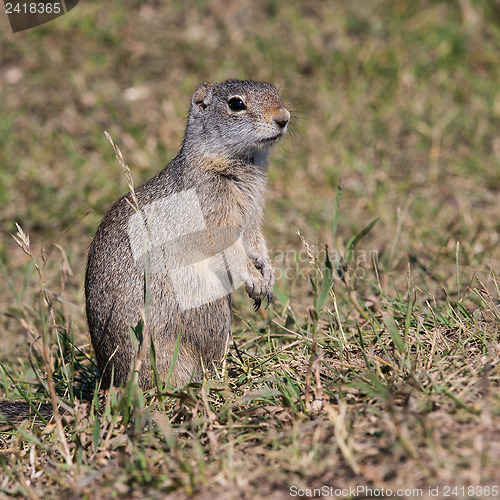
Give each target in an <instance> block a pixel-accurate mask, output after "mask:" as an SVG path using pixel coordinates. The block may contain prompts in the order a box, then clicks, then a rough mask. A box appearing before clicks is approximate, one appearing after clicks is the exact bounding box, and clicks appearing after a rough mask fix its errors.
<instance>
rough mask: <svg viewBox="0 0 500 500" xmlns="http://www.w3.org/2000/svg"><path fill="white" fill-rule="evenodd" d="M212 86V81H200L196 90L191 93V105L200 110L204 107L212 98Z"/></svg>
mask: <svg viewBox="0 0 500 500" xmlns="http://www.w3.org/2000/svg"><path fill="white" fill-rule="evenodd" d="M213 87H214V84H213V83H209V82H205V83H202V84H201V85H200V86H199V87H198V89H197V90H196V92H195V93H194V94H193V99H192V100H191V106H192V107H193V108H196V109H199V110H200V111H202V110H204V109H206V108H207V107H208V105H209V104H210V101H211V100H212V92H211V91H212V89H213Z"/></svg>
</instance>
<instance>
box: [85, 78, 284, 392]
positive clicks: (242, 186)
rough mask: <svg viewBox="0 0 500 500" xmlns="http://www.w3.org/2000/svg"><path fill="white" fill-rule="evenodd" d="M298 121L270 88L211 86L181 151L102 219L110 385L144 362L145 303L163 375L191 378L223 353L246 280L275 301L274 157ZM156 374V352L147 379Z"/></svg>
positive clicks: (97, 310)
mask: <svg viewBox="0 0 500 500" xmlns="http://www.w3.org/2000/svg"><path fill="white" fill-rule="evenodd" d="M289 120H290V113H289V111H288V110H287V108H286V106H285V105H284V104H283V102H282V101H281V99H280V97H279V95H278V92H277V90H276V88H275V87H274V86H272V85H270V84H268V83H259V82H254V81H251V80H247V81H239V80H229V81H226V82H224V83H203V84H202V85H200V87H199V88H198V89H197V90H196V92H195V93H194V95H193V98H192V101H191V109H190V112H189V117H188V123H187V128H186V133H185V137H184V141H183V144H182V148H181V150H180V152H179V154H178V156H177V157H176V158H175V159H174V160H172V161H171V162H170V163H169V164H168V165H167V166H166V168H165V169H163V170H162V171H161V172H160V173H159V174H157V175H156V176H155V177H153V178H152V179H151V180H149V181H148V182H147V183H146V184H144V185H143V186H141V187H140V188H138V189H136V190H135V198H134V196H133V193H129V194H127V195H126V196H124V197H123V198H121V199H120V200H118V201H117V202H116V203H115V204H114V205H113V207H112V208H111V209H110V211H109V212H108V213H107V214H106V216H105V217H104V218H103V220H102V221H101V223H100V225H99V227H98V229H97V233H96V235H95V237H94V239H93V241H92V243H91V245H90V249H89V256H88V262H87V270H86V276H85V297H86V310H87V319H88V324H89V330H90V336H91V340H92V345H93V348H94V350H95V353H96V357H97V364H98V366H99V369H100V371H101V374H102V380H103V385H109V384H110V382H111V374H112V373H113V382H114V384H117V385H121V384H123V383H124V382H125V381H126V379H127V377H128V375H129V373H130V370H131V364H132V362H133V360H134V358H135V357H136V352H135V350H134V347H133V344H132V341H131V337H130V328H131V327H135V326H136V325H137V324H138V323H139V322H140V320H141V311H144V310H145V304H147V305H148V306H147V308H146V309H147V311H148V313H147V320H146V324H147V331H148V335H149V336H150V339H151V341H152V342H153V344H154V348H155V353H156V364H157V369H158V374H159V376H160V378H161V379H162V380H165V379H166V378H167V375H168V373H169V370H171V379H170V381H171V382H174V383H176V384H182V383H185V382H187V381H189V380H192V379H196V378H199V377H200V375H201V374H202V372H203V369H204V368H209V367H210V366H211V364H212V362H213V361H219V360H221V359H222V358H223V357H224V355H225V352H226V348H227V345H228V341H229V338H230V335H231V290H233V289H234V288H236V287H238V286H239V285H242V284H244V285H245V287H246V291H247V293H248V295H249V297H250V298H252V299H253V300H254V301H255V306H256V308H258V307H259V306H260V304H261V303H262V302H263V301H264V300H265V299H267V301H268V303H269V301H270V300H271V298H272V288H273V283H274V270H273V268H272V265H271V262H270V260H269V256H268V251H267V248H266V243H265V241H264V237H263V235H262V232H261V229H260V225H261V221H262V210H263V200H264V191H265V185H266V174H267V160H268V154H269V150H270V148H271V146H272V145H274V144H276V143H277V142H278V141H279V139H280V138H281V137H282V136H283V134H284V133H285V132H286V129H287V126H288V122H289ZM146 280H149V283H147V282H146ZM176 342H179V348H178V350H177V354H178V356H177V359H176V362H175V363H174V365H173V367H171V364H172V356H173V353H174V351H175V349H176ZM151 380H152V379H151V363H150V359H149V356H147V359H145V362H144V364H143V365H142V368H141V370H140V373H139V384H140V385H141V387H143V388H148V387H150V386H151Z"/></svg>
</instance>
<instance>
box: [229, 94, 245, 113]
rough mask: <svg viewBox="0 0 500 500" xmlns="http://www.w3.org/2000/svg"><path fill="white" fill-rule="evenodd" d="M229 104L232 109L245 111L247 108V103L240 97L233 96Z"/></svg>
mask: <svg viewBox="0 0 500 500" xmlns="http://www.w3.org/2000/svg"><path fill="white" fill-rule="evenodd" d="M227 104H228V106H229V109H230V110H231V111H244V110H245V109H247V107H246V106H245V103H244V102H243V101H242V100H241V98H240V97H231V98H230V99H229V100H228V101H227Z"/></svg>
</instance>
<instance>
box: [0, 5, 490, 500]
mask: <svg viewBox="0 0 500 500" xmlns="http://www.w3.org/2000/svg"><path fill="white" fill-rule="evenodd" d="M497 3H498V2H487V1H481V0H463V1H460V2H445V1H430V0H425V1H422V2H418V3H416V2H399V1H397V2H396V1H390V0H376V1H361V2H356V3H354V2H309V3H307V4H306V3H300V2H290V3H288V4H287V5H285V4H283V5H282V4H280V3H278V2H273V1H268V0H258V1H256V2H253V4H252V7H249V6H248V5H247V4H245V3H244V2H238V1H236V2H232V3H231V4H230V5H225V4H224V5H222V4H219V3H218V2H201V1H200V2H195V3H194V4H193V5H192V6H191V7H187V6H186V5H185V4H184V3H183V2H177V1H174V2H168V4H163V3H162V4H158V5H156V4H154V5H153V4H151V5H145V4H144V5H142V4H141V3H140V2H134V1H131V0H130V1H117V2H113V4H112V5H109V6H108V5H106V6H102V5H101V4H99V3H97V2H84V3H80V4H79V5H78V6H77V7H76V8H75V9H73V10H72V11H71V12H70V13H69V14H67V15H65V16H63V17H62V18H60V19H58V20H56V21H54V22H52V23H49V24H46V25H44V26H41V27H39V28H36V29H33V30H30V31H27V32H22V33H18V34H16V35H13V34H12V33H10V31H9V29H8V24H7V20H6V16H2V17H1V18H0V24H1V25H2V28H4V29H2V30H1V33H2V34H1V35H0V51H1V54H2V67H1V69H0V75H1V78H0V96H1V101H2V112H1V113H0V164H1V169H0V203H1V204H2V210H1V212H0V227H1V231H2V235H3V236H2V239H1V240H0V272H1V273H2V280H0V309H1V312H2V315H1V316H0V324H1V327H2V332H3V337H2V338H3V344H2V354H1V355H0V362H1V367H0V396H1V399H2V400H8V401H19V400H22V401H25V402H26V401H29V403H26V405H27V406H25V407H24V408H25V410H26V411H28V410H29V408H31V406H30V405H33V406H34V407H35V408H36V409H37V411H39V412H40V413H41V415H42V417H43V418H47V412H49V413H50V408H51V406H52V404H53V403H51V401H52V402H57V403H59V405H60V413H61V416H60V417H59V418H58V417H57V416H56V418H55V420H53V421H48V420H47V423H45V422H43V420H41V419H40V418H38V419H37V420H35V418H34V416H33V417H32V418H30V419H28V420H25V421H24V422H21V423H19V422H14V423H13V424H12V425H10V426H9V425H7V423H6V424H5V425H4V426H3V427H2V429H1V433H0V448H1V451H0V461H1V468H0V489H1V490H2V492H3V494H4V495H11V496H19V497H27V498H40V497H41V498H44V497H47V498H48V497H53V496H57V497H59V496H67V495H73V496H75V497H78V498H80V497H81V498H89V499H92V498H108V497H114V496H118V497H126V498H131V497H140V498H144V497H146V498H164V497H165V495H167V496H168V495H169V496H171V497H175V498H188V497H195V498H212V497H214V496H218V497H220V498H288V497H289V496H290V494H291V493H292V494H293V493H296V492H298V490H299V489H301V490H303V491H302V494H303V496H306V497H307V496H313V492H312V491H307V490H308V489H309V490H312V489H313V488H322V487H323V486H328V487H332V488H333V489H334V490H335V489H340V490H342V489H344V490H345V491H344V492H340V493H335V491H334V492H333V493H332V496H338V497H346V498H360V497H362V496H363V495H365V496H368V493H367V492H366V488H372V489H375V488H379V489H380V488H384V489H385V490H387V489H391V490H392V493H393V495H394V496H399V497H401V498H426V497H429V498H430V495H431V493H430V491H429V488H434V489H435V488H437V487H438V488H439V492H438V493H439V497H442V496H444V495H445V492H446V490H445V488H446V487H450V486H451V487H452V488H454V487H457V488H458V489H457V490H450V491H449V493H453V495H452V498H494V497H495V495H494V494H493V493H494V487H497V488H498V487H500V483H499V482H498V477H499V476H500V425H499V422H500V397H499V392H498V386H499V367H498V359H499V346H500V344H499V329H498V325H499V320H500V312H499V308H498V305H499V299H500V293H499V279H498V270H499V268H500V254H499V252H498V240H499V234H500V225H499V222H498V213H499V210H500V202H499V199H500V198H499V196H498V190H499V187H500V182H499V180H500V175H499V172H500V169H499V167H500V159H499V158H500V156H499V155H500V143H499V138H498V130H499V126H500V104H499V103H500V94H499V91H498V89H499V81H500V69H499V68H500V56H499V54H500V17H499V15H498V9H497ZM230 77H240V78H246V77H250V78H253V79H256V80H271V81H273V82H274V83H275V84H277V85H278V86H280V87H281V89H282V90H281V93H282V94H283V96H284V99H285V100H286V101H287V102H291V108H292V130H291V134H290V137H289V138H288V139H287V140H285V141H284V142H283V143H282V144H281V145H280V146H278V150H277V151H276V152H275V154H274V155H273V159H272V166H271V170H270V181H271V182H270V186H269V192H268V197H267V198H268V202H267V208H266V222H265V232H266V235H267V240H268V246H269V248H270V251H271V255H272V259H273V262H274V264H275V267H276V271H277V276H278V280H277V284H276V288H275V299H274V302H273V304H272V306H271V307H270V308H269V309H268V310H267V311H260V312H258V313H253V311H252V307H251V306H252V304H251V301H250V300H248V298H246V297H245V294H244V293H243V291H241V290H238V291H237V292H236V293H235V297H234V303H235V311H234V312H235V314H234V316H235V317H234V323H233V333H234V342H233V344H232V346H231V347H230V351H229V355H228V357H227V359H226V361H225V363H224V364H223V365H222V366H219V367H217V370H216V371H215V373H214V375H213V377H212V378H210V379H209V380H204V381H203V382H202V383H199V384H190V385H189V386H187V387H182V388H173V387H170V386H166V385H165V386H161V387H159V388H157V389H155V390H153V391H150V392H146V393H143V392H141V391H139V389H138V388H137V386H136V384H135V383H134V381H133V379H132V380H131V381H130V383H129V385H128V386H127V387H126V388H124V389H121V390H118V389H112V390H110V391H109V393H108V394H107V395H103V394H102V393H100V392H99V386H98V379H97V378H96V370H95V367H94V364H93V358H92V356H93V354H92V352H91V348H90V345H89V338H88V331H87V326H86V323H85V316H84V311H83V294H82V291H81V289H82V283H83V269H84V265H85V255H86V251H87V248H88V244H89V242H90V239H91V237H92V235H93V233H94V231H95V229H96V227H97V224H98V222H99V220H100V219H101V217H102V216H103V215H104V213H105V212H106V210H107V209H108V208H109V207H110V205H111V203H112V202H113V201H114V200H115V199H116V198H118V197H119V196H120V195H122V194H123V193H124V192H126V190H127V179H126V176H125V175H123V172H122V171H121V169H120V168H119V166H118V165H117V164H116V161H115V159H114V154H113V150H112V148H111V147H110V145H109V142H108V141H107V140H106V137H105V136H104V133H103V132H104V130H108V131H109V132H110V135H111V136H112V137H113V138H114V140H115V142H116V143H117V144H118V145H119V146H120V149H121V150H122V152H123V154H124V157H125V159H126V162H127V163H128V164H129V165H130V167H131V169H132V175H133V177H134V181H135V183H136V185H138V184H140V183H141V182H143V181H145V180H146V179H147V178H149V177H151V176H152V175H153V174H154V173H155V172H157V171H158V170H159V169H160V168H161V166H162V165H164V164H166V163H167V161H169V160H170V159H171V158H172V157H173V156H174V155H175V152H176V148H177V147H178V146H179V144H180V142H181V140H182V134H183V130H184V121H183V117H184V116H185V115H186V113H187V106H188V103H189V99H190V97H191V94H192V92H193V91H194V89H195V88H196V87H197V85H198V84H199V83H200V82H202V81H219V80H223V79H226V78H230ZM339 186H340V187H341V189H340V190H339V189H338V188H339ZM375 220H376V222H373V221H375ZM16 222H17V223H18V224H19V225H20V227H21V228H22V230H23V233H18V229H17V228H16V226H15V223H16ZM372 223H373V225H372ZM297 232H300V236H299V235H298V234H297ZM16 233H17V234H18V236H17V237H18V238H21V240H20V241H19V243H21V246H19V245H18V244H16V242H15V241H14V239H13V238H11V237H10V234H14V235H16ZM27 235H29V238H30V241H29V246H28V245H27V240H26V237H27ZM39 405H41V406H39ZM1 408H2V403H0V409H1ZM38 408H40V409H39V410H38ZM32 414H36V411H35V409H33V410H32ZM357 487H360V488H365V490H362V489H361V490H358V491H356V492H354V493H353V491H354V490H353V488H354V489H356V488H357ZM469 487H471V488H472V489H469ZM480 487H481V488H483V489H482V490H480V489H479V488H480ZM349 488H351V490H349ZM460 488H462V489H460ZM488 488H489V490H488ZM398 489H401V491H399V492H398ZM420 490H421V491H420ZM434 491H435V490H434ZM322 493H323V494H324V493H325V491H322ZM316 496H317V495H316Z"/></svg>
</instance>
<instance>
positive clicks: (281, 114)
mask: <svg viewBox="0 0 500 500" xmlns="http://www.w3.org/2000/svg"><path fill="white" fill-rule="evenodd" d="M274 121H275V122H276V124H277V125H278V127H279V128H282V129H284V128H286V126H287V125H288V122H289V121H290V112H289V111H288V109H286V108H281V109H280V110H278V113H277V114H276V115H275V116H274Z"/></svg>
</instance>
